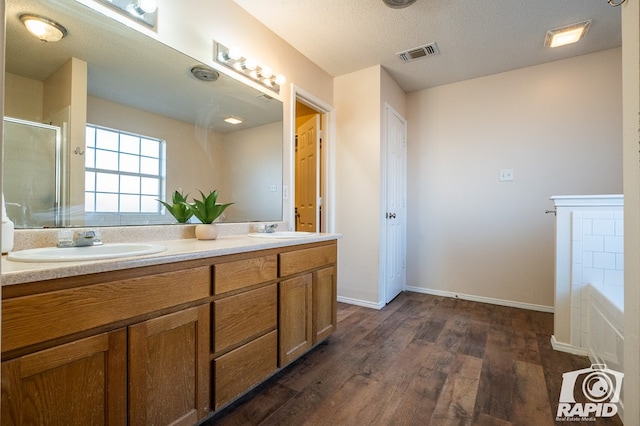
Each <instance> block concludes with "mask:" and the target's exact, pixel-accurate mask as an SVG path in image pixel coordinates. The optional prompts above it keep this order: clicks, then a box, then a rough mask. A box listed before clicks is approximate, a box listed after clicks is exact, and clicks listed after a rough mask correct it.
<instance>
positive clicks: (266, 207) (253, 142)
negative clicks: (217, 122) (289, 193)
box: [219, 123, 282, 222]
mask: <svg viewBox="0 0 640 426" xmlns="http://www.w3.org/2000/svg"><path fill="white" fill-rule="evenodd" d="M281 139H282V123H272V124H266V125H264V126H258V127H253V128H251V129H247V130H241V131H237V132H232V133H227V134H225V135H222V138H221V143H220V151H221V153H222V158H224V161H221V162H220V163H221V164H220V167H221V169H222V170H221V171H222V173H223V177H224V178H223V182H224V184H223V187H222V188H221V191H220V194H219V202H221V203H226V202H233V203H235V204H234V205H233V206H231V207H229V208H228V209H227V210H226V211H225V213H224V215H225V221H232V222H247V221H251V220H255V218H256V217H260V218H261V220H263V221H272V222H277V221H279V220H280V218H281V217H282V211H281V207H282V206H281V204H280V203H279V201H278V200H281V199H282V150H281V149H280V146H279V141H280V140H281ZM273 140H276V141H278V142H276V143H275V144H274V143H271V142H270V141H273ZM274 145H275V146H276V147H277V148H278V149H274ZM272 185H275V188H276V191H275V192H272V191H271V186H272Z"/></svg>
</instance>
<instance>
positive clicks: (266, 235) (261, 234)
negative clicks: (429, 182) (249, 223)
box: [249, 231, 317, 238]
mask: <svg viewBox="0 0 640 426" xmlns="http://www.w3.org/2000/svg"><path fill="white" fill-rule="evenodd" d="M314 235H317V234H316V233H315V232H301V231H283V232H252V233H251V234H249V236H250V237H253V238H305V237H312V236H314Z"/></svg>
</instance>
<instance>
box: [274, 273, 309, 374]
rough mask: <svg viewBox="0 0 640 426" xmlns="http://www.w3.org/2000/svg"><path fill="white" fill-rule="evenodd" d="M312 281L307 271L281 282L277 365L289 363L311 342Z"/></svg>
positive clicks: (306, 348)
mask: <svg viewBox="0 0 640 426" xmlns="http://www.w3.org/2000/svg"><path fill="white" fill-rule="evenodd" d="M312 281H313V278H312V275H311V274H306V275H302V276H300V277H296V278H292V279H289V280H285V281H282V282H281V283H280V295H279V297H280V311H279V314H278V315H279V318H278V319H279V323H280V329H279V331H280V333H279V349H280V357H279V365H280V367H283V366H285V365H287V364H289V363H290V362H291V361H293V360H295V359H296V358H298V357H299V356H300V355H302V354H303V353H305V352H306V351H308V350H309V349H310V348H311V346H312V345H313V333H312V310H313V302H312V298H313V285H312Z"/></svg>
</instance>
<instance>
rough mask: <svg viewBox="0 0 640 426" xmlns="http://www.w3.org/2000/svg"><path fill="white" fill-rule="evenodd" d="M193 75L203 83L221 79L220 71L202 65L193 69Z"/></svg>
mask: <svg viewBox="0 0 640 426" xmlns="http://www.w3.org/2000/svg"><path fill="white" fill-rule="evenodd" d="M191 74H193V76H194V77H195V78H197V79H198V80H202V81H216V80H217V79H218V77H220V74H219V73H218V71H216V70H214V69H212V68H209V67H205V66H202V65H196V66H194V67H193V68H191Z"/></svg>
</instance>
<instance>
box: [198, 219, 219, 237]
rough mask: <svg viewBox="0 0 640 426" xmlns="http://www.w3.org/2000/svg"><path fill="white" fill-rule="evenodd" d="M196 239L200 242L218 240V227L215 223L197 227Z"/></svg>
mask: <svg viewBox="0 0 640 426" xmlns="http://www.w3.org/2000/svg"><path fill="white" fill-rule="evenodd" d="M196 238H197V239H199V240H215V239H216V238H218V225H217V224H215V223H201V224H199V225H196Z"/></svg>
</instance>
